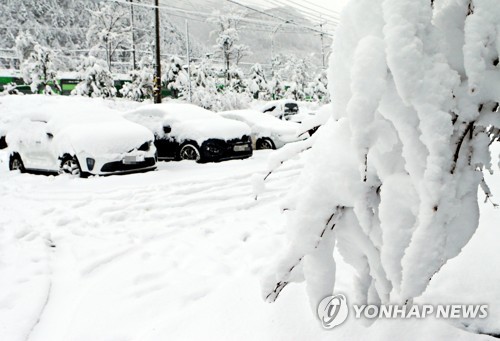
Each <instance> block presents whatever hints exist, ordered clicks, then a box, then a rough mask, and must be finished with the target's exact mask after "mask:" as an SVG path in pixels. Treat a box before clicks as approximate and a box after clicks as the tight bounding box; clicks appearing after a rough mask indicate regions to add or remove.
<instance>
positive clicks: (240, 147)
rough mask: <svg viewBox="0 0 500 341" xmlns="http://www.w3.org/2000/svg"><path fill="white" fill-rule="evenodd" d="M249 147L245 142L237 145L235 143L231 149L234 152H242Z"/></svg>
mask: <svg viewBox="0 0 500 341" xmlns="http://www.w3.org/2000/svg"><path fill="white" fill-rule="evenodd" d="M249 149H250V147H249V146H248V145H247V144H239V145H236V146H234V148H233V150H234V151H235V152H244V151H246V150H249Z"/></svg>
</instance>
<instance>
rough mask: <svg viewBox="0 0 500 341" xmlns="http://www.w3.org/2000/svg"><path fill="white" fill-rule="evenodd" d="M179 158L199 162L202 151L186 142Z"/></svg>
mask: <svg viewBox="0 0 500 341" xmlns="http://www.w3.org/2000/svg"><path fill="white" fill-rule="evenodd" d="M179 159H181V160H189V161H196V162H199V161H200V159H201V155H200V151H199V150H198V148H196V146H195V145H193V144H191V143H186V144H185V145H183V146H182V147H181V149H180V151H179Z"/></svg>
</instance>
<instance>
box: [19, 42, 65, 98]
mask: <svg viewBox="0 0 500 341" xmlns="http://www.w3.org/2000/svg"><path fill="white" fill-rule="evenodd" d="M21 72H22V74H23V79H24V82H25V83H26V84H29V85H30V87H31V92H33V93H43V94H47V95H50V94H53V93H54V90H55V89H57V90H58V91H61V88H60V86H59V83H58V82H57V80H56V69H55V67H54V52H53V51H52V50H51V49H49V48H47V47H44V46H41V45H40V44H35V45H34V47H33V52H32V53H31V54H30V56H29V57H28V58H27V59H26V60H24V61H23V63H22V64H21Z"/></svg>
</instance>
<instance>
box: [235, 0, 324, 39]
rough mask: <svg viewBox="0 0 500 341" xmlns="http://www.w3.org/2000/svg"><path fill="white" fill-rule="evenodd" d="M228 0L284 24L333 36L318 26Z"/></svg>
mask: <svg viewBox="0 0 500 341" xmlns="http://www.w3.org/2000/svg"><path fill="white" fill-rule="evenodd" d="M226 1H228V2H230V3H233V4H235V5H238V6H241V7H244V8H247V9H249V10H252V11H254V12H258V13H261V14H264V15H267V16H269V17H272V18H274V19H277V20H280V21H282V23H283V24H291V25H295V26H299V27H303V28H305V29H308V30H310V31H313V32H317V33H323V34H326V35H329V36H331V35H330V34H329V33H324V32H321V31H319V30H318V29H316V28H313V27H309V26H306V25H301V24H298V23H296V22H295V21H293V20H287V19H283V18H280V17H278V16H276V15H273V14H270V13H267V12H264V11H261V10H258V9H256V8H253V7H250V6H247V5H244V4H241V3H239V2H237V1H234V0H226Z"/></svg>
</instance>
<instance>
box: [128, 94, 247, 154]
mask: <svg viewBox="0 0 500 341" xmlns="http://www.w3.org/2000/svg"><path fill="white" fill-rule="evenodd" d="M124 117H125V118H127V119H128V120H130V121H132V122H136V123H139V124H142V125H143V126H145V127H147V128H148V129H149V130H151V131H152V132H153V133H154V134H155V135H157V136H159V137H165V132H164V130H163V128H164V127H167V126H170V128H171V135H172V136H175V138H176V140H177V142H179V143H182V142H183V141H185V140H194V141H196V142H197V143H198V144H200V145H201V143H202V142H203V141H205V140H207V139H210V138H213V139H222V140H232V139H236V138H241V137H242V136H243V135H247V136H249V135H250V128H249V127H248V126H247V125H246V124H244V123H241V122H236V121H233V120H228V119H225V118H223V117H221V116H219V115H217V114H216V113H214V112H212V111H209V110H206V109H203V108H201V107H198V106H196V105H193V104H185V103H178V102H168V103H162V104H148V105H144V106H141V107H139V108H138V109H136V110H133V111H129V112H127V113H125V114H124Z"/></svg>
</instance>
